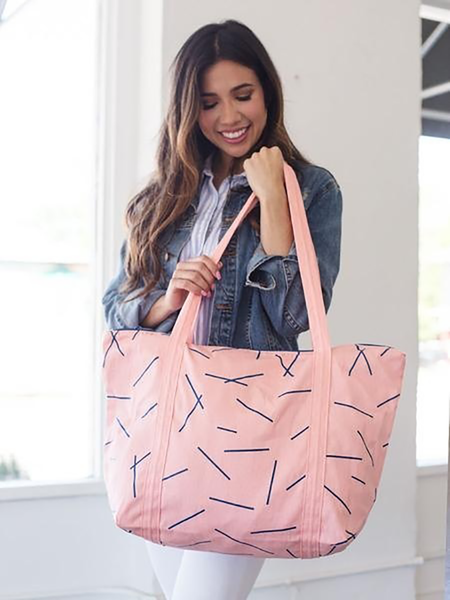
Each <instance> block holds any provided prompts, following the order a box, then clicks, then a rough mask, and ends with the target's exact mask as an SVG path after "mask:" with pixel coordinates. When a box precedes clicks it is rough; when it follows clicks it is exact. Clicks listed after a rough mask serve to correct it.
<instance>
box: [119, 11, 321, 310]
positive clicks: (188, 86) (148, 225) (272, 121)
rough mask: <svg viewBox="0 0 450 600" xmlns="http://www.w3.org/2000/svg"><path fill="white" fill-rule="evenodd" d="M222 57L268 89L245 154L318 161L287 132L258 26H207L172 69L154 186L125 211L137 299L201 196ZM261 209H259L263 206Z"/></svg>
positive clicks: (126, 286) (129, 281) (130, 285)
mask: <svg viewBox="0 0 450 600" xmlns="http://www.w3.org/2000/svg"><path fill="white" fill-rule="evenodd" d="M220 60H231V61H234V62H236V63H238V64H241V65H243V66H245V67H248V68H250V69H252V70H253V71H254V73H255V74H256V75H257V77H258V78H259V81H260V83H261V86H262V88H263V92H264V101H265V106H266V109H267V123H266V126H265V128H264V131H263V133H262V134H261V136H260V138H259V140H258V141H257V143H256V144H255V145H254V146H253V147H252V148H251V150H250V151H249V153H248V154H247V155H246V156H245V157H244V158H246V157H247V156H250V155H251V154H252V153H253V152H255V151H258V150H259V149H260V148H261V147H262V146H267V147H269V148H270V147H272V146H278V147H279V148H280V150H281V152H282V154H283V158H284V160H285V161H286V162H287V163H288V164H290V165H291V166H294V164H295V163H296V162H297V163H300V165H309V164H312V163H311V162H310V161H309V160H308V159H306V158H305V157H304V156H303V155H302V154H301V153H300V152H299V150H297V148H296V147H295V146H294V144H293V142H292V141H291V139H290V137H289V135H288V133H287V131H286V128H285V125H284V100H283V91H282V86H281V81H280V77H279V76H278V73H277V71H276V69H275V66H274V64H273V62H272V60H271V58H270V57H269V55H268V53H267V51H266V49H265V48H264V46H263V45H262V43H261V42H260V41H259V39H258V38H257V37H256V35H255V34H254V33H253V31H252V30H251V29H250V28H249V27H247V26H246V25H244V24H243V23H241V22H239V21H236V20H233V19H229V20H226V21H224V22H220V23H210V24H208V25H204V26H203V27H200V29H198V30H197V31H195V32H194V33H193V34H192V35H191V36H190V37H189V38H188V39H187V40H186V41H185V43H184V44H183V46H182V47H181V48H180V50H179V51H178V53H177V55H176V56H175V59H174V61H173V63H172V65H171V67H170V73H171V86H170V87H171V89H170V98H169V105H168V109H167V114H166V116H165V118H164V121H163V123H162V125H161V128H160V131H159V142H158V149H157V160H156V168H155V170H154V171H153V172H152V175H151V178H150V181H149V183H148V184H147V185H146V186H145V187H144V189H142V190H141V191H140V192H139V193H137V194H136V195H135V196H134V197H133V198H132V199H131V200H130V201H129V203H128V206H127V209H126V213H125V223H126V227H127V230H128V236H127V237H128V239H127V253H126V257H125V272H126V275H127V277H126V279H125V281H124V282H123V286H122V289H121V292H123V293H125V294H128V293H129V292H131V291H134V290H136V289H138V288H140V289H139V293H137V294H136V295H135V296H134V298H138V297H139V296H143V295H146V294H148V293H149V292H150V291H151V290H152V289H153V288H154V286H155V285H156V283H157V282H158V280H159V278H160V276H161V270H162V266H161V262H160V252H159V250H160V249H159V247H158V239H159V238H160V236H161V234H162V233H163V231H164V230H165V229H166V228H167V227H168V226H169V225H170V224H172V223H173V222H175V221H176V220H177V219H179V218H180V217H181V216H182V215H183V213H184V212H185V211H186V209H187V207H188V206H189V204H190V203H191V201H192V198H193V197H194V195H195V194H196V193H198V191H199V184H200V181H201V173H202V169H203V166H204V161H205V159H206V158H207V157H208V156H209V154H211V153H212V152H213V151H214V150H215V148H216V147H215V146H214V144H212V143H211V142H210V141H209V140H208V139H207V138H206V137H205V136H204V135H203V133H202V131H201V130H200V127H199V125H198V117H199V113H200V110H201V106H202V103H201V98H200V85H201V81H202V76H203V73H204V72H205V70H206V69H208V68H209V67H211V66H212V65H214V64H215V63H217V62H218V61H220ZM239 160H242V157H239ZM235 166H236V160H234V161H232V163H231V167H230V173H231V174H233V173H234V169H235ZM255 208H259V206H258V204H257V205H256V207H255ZM255 214H256V213H255V212H254V211H252V213H250V215H248V217H247V218H248V219H249V222H250V223H251V224H252V226H253V227H256V228H257V227H258V221H257V219H256V217H255ZM142 283H143V285H142ZM134 298H128V300H131V299H134Z"/></svg>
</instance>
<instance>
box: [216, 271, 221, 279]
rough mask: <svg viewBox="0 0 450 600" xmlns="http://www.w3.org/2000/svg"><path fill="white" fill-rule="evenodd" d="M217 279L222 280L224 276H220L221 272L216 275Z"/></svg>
mask: <svg viewBox="0 0 450 600" xmlns="http://www.w3.org/2000/svg"><path fill="white" fill-rule="evenodd" d="M216 277H217V279H222V275H221V274H220V272H219V271H217V273H216Z"/></svg>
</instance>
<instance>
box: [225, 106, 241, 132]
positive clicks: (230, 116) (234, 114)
mask: <svg viewBox="0 0 450 600" xmlns="http://www.w3.org/2000/svg"><path fill="white" fill-rule="evenodd" d="M221 117H222V118H221V122H222V125H223V128H224V127H227V126H230V127H233V126H234V125H236V123H239V121H240V115H239V111H238V109H237V107H236V106H234V105H233V104H232V103H230V104H224V105H223V109H222V115H221Z"/></svg>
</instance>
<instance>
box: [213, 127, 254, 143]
mask: <svg viewBox="0 0 450 600" xmlns="http://www.w3.org/2000/svg"><path fill="white" fill-rule="evenodd" d="M249 129H250V125H248V126H247V128H246V129H245V131H244V133H243V134H242V135H240V136H239V137H234V138H229V137H225V136H224V135H223V134H222V133H221V134H220V136H221V138H222V139H223V140H225V141H226V142H228V143H229V144H240V143H241V142H243V141H244V140H245V138H246V137H247V133H248V130H249Z"/></svg>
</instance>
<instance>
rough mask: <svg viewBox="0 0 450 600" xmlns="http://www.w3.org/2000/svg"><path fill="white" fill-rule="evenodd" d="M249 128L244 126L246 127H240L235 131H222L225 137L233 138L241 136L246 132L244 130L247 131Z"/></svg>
mask: <svg viewBox="0 0 450 600" xmlns="http://www.w3.org/2000/svg"><path fill="white" fill-rule="evenodd" d="M247 129H248V127H244V129H239V131H234V132H233V133H225V132H223V131H222V135H223V136H224V137H227V138H231V139H232V138H238V137H240V136H241V135H242V134H243V133H244V131H246V130H247Z"/></svg>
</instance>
